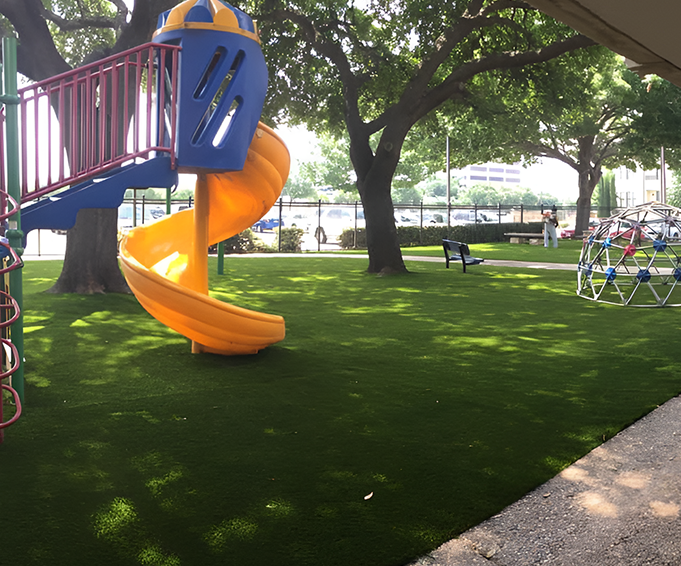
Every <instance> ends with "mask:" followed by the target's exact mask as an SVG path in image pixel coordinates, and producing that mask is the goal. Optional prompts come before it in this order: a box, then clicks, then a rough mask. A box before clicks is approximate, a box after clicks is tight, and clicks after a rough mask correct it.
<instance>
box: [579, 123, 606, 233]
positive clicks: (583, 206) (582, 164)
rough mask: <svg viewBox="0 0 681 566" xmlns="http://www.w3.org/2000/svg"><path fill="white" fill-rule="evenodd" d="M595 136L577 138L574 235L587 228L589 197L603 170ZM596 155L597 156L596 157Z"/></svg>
mask: <svg viewBox="0 0 681 566" xmlns="http://www.w3.org/2000/svg"><path fill="white" fill-rule="evenodd" d="M595 142H596V137H595V136H582V137H581V138H579V139H578V140H577V143H578V145H579V153H578V157H577V164H576V165H577V166H576V167H575V169H576V170H577V173H578V175H579V198H578V199H577V218H576V220H575V236H582V235H583V234H584V233H585V232H588V230H589V216H590V215H591V197H592V195H593V192H594V189H595V188H596V185H598V181H600V180H601V176H602V175H603V170H602V169H601V163H602V161H603V155H602V153H600V152H598V151H597V147H596V145H595ZM597 155H598V156H599V157H597Z"/></svg>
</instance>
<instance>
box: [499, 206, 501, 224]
mask: <svg viewBox="0 0 681 566" xmlns="http://www.w3.org/2000/svg"><path fill="white" fill-rule="evenodd" d="M499 224H501V203H499Z"/></svg>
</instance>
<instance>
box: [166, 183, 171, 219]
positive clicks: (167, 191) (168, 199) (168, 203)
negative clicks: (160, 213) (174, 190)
mask: <svg viewBox="0 0 681 566" xmlns="http://www.w3.org/2000/svg"><path fill="white" fill-rule="evenodd" d="M166 214H167V215H170V188H167V189H166Z"/></svg>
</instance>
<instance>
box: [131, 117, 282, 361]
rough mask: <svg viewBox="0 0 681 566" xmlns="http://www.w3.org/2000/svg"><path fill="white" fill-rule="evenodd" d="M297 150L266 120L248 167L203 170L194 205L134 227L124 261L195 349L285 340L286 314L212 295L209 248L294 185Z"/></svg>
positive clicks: (233, 349) (145, 297) (137, 287)
mask: <svg viewBox="0 0 681 566" xmlns="http://www.w3.org/2000/svg"><path fill="white" fill-rule="evenodd" d="M289 166H290V156H289V153H288V149H287V148H286V145H285V144H284V142H283V141H282V140H281V138H280V137H279V136H278V135H277V134H276V133H274V131H272V130H271V129H270V128H268V127H267V126H265V125H264V124H262V123H259V124H258V128H257V129H256V132H255V135H254V136H253V141H252V143H251V145H250V147H249V150H248V157H247V158H246V163H245V165H244V168H243V170H241V171H231V172H223V173H220V172H218V173H216V172H207V173H203V172H199V173H198V175H197V183H196V192H195V204H194V208H193V209H187V210H182V211H180V212H177V213H175V214H173V215H171V216H168V217H166V218H163V219H161V220H159V221H157V222H154V223H153V224H148V225H143V226H140V227H138V228H135V229H133V230H131V231H130V233H129V234H128V236H127V237H126V238H125V239H124V240H123V242H122V243H121V264H122V268H123V273H124V275H125V278H126V280H127V281H128V285H130V288H131V289H132V291H133V293H134V294H135V296H136V297H137V299H138V300H139V302H140V304H141V305H142V306H143V307H144V308H145V309H146V310H147V311H148V312H149V313H150V314H151V315H152V316H153V317H154V318H156V319H158V320H159V321H160V322H162V323H163V324H165V325H166V326H168V327H169V328H172V329H173V330H175V331H177V332H179V333H180V334H182V335H183V336H186V337H187V338H189V339H190V340H192V351H193V352H210V353H215V354H224V355H233V354H254V353H256V352H258V351H259V350H262V349H263V348H265V347H267V346H269V345H271V344H274V343H276V342H279V341H281V340H283V339H284V335H285V327H284V319H283V318H282V317H280V316H276V315H271V314H265V313H260V312H255V311H251V310H248V309H244V308H241V307H237V306H234V305H230V304H227V303H223V302H222V301H218V300H216V299H212V298H211V297H209V296H208V246H209V245H212V244H215V243H218V242H221V241H223V240H226V239H227V238H229V237H231V236H234V235H235V234H238V233H239V232H241V231H242V230H245V229H246V228H248V227H250V226H252V225H253V224H254V223H255V222H257V221H258V220H259V219H260V218H262V217H263V216H264V215H265V213H266V212H267V211H268V210H269V209H270V208H271V207H272V206H273V205H274V203H275V202H276V201H277V199H278V198H279V195H280V194H281V191H282V189H283V187H284V184H285V183H286V179H287V177H288V172H289Z"/></svg>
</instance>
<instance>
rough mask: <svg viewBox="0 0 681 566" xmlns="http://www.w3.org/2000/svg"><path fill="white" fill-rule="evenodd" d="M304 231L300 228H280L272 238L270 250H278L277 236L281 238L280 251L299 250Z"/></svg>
mask: <svg viewBox="0 0 681 566" xmlns="http://www.w3.org/2000/svg"><path fill="white" fill-rule="evenodd" d="M304 233H305V231H304V230H303V229H302V228H282V229H281V232H279V234H278V235H277V238H276V239H275V240H274V245H273V246H272V247H273V250H272V251H274V252H276V251H279V238H281V251H282V252H299V251H300V244H301V243H302V241H303V234H304Z"/></svg>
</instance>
